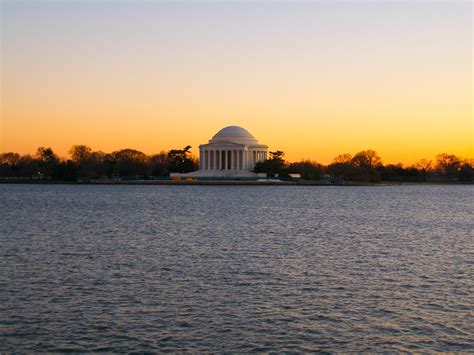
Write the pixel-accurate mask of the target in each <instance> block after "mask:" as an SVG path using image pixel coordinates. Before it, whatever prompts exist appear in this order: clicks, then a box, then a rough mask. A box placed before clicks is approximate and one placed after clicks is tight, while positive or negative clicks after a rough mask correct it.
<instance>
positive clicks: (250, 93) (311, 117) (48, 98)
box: [0, 1, 474, 165]
mask: <svg viewBox="0 0 474 355" xmlns="http://www.w3.org/2000/svg"><path fill="white" fill-rule="evenodd" d="M69 6H71V7H70V8H69V7H68V5H67V4H64V3H60V2H54V3H50V4H47V3H46V4H43V5H41V4H34V3H33V2H32V3H28V2H25V3H23V4H22V5H21V4H20V5H18V4H15V2H8V1H7V2H6V3H5V4H3V5H2V7H3V8H2V10H3V11H2V22H4V24H2V40H3V47H2V55H1V57H2V58H1V59H2V63H1V64H2V76H1V83H2V93H1V98H2V103H1V104H2V107H1V108H2V112H1V113H2V115H1V125H0V129H1V132H0V152H7V151H15V152H18V153H21V154H26V153H34V152H35V151H36V149H37V148H38V147H39V146H50V147H51V148H53V150H54V151H55V152H56V153H58V154H59V155H60V156H62V157H66V156H67V154H68V151H69V149H70V147H71V146H72V145H75V144H85V145H88V146H90V147H91V148H92V149H94V150H101V151H104V152H111V151H114V150H118V149H123V148H133V149H137V150H141V151H143V152H145V153H147V154H151V153H158V152H160V151H167V150H169V149H172V148H181V147H184V146H186V145H188V144H189V145H191V146H192V147H193V149H192V150H191V151H192V152H193V153H194V154H195V155H198V151H199V150H198V146H199V144H203V143H207V141H208V140H209V139H210V138H211V137H212V136H213V135H214V134H215V133H216V132H217V131H218V130H220V129H221V128H223V127H225V126H228V125H238V126H242V127H244V128H246V129H247V130H249V132H250V133H252V134H253V135H254V136H255V137H256V138H257V139H258V140H259V142H260V143H263V144H267V145H268V146H269V149H270V150H277V149H278V150H283V151H284V152H285V153H286V156H285V157H286V159H287V160H289V161H299V160H301V159H311V160H315V161H318V162H320V163H323V164H327V163H330V162H331V160H332V158H334V157H335V156H337V155H339V154H342V153H351V154H355V153H356V152H358V151H361V150H365V149H374V150H376V151H377V152H378V153H379V155H380V156H381V157H382V160H383V162H384V163H399V162H401V163H403V164H406V165H408V164H412V163H415V162H416V161H418V160H419V159H422V158H426V159H434V157H435V155H436V154H439V153H451V154H456V155H458V156H460V157H463V158H474V149H473V142H474V131H473V119H472V118H473V116H472V102H473V91H472V82H473V76H472V34H471V28H470V26H471V22H472V17H471V15H470V11H468V12H469V13H466V7H467V8H468V9H470V8H471V5H470V4H467V3H466V4H462V3H457V4H454V5H452V6H448V4H425V5H424V6H423V5H420V4H418V5H417V6H414V7H410V6H408V5H407V4H405V5H404V4H398V6H397V5H396V4H386V5H383V4H380V5H376V4H372V5H360V4H359V6H357V5H355V4H352V5H351V4H335V5H331V4H327V3H326V4H324V3H321V4H306V5H305V4H304V3H303V4H299V5H295V6H293V7H292V6H291V5H290V4H278V3H267V4H259V5H258V6H257V5H256V4H254V5H252V6H251V4H247V7H246V5H245V4H204V3H203V4H199V5H190V4H181V5H180V4H170V3H168V4H166V3H161V4H160V3H157V4H149V3H148V4H147V3H139V4H138V5H137V4H135V5H133V4H119V3H115V4H107V3H105V2H104V4H102V5H94V4H93V3H84V4H80V3H78V4H75V5H69ZM305 6H306V7H305ZM144 8H145V9H144ZM105 10H107V11H105ZM158 10H159V11H158ZM130 11H132V12H130ZM153 11H155V12H153ZM150 13H151V14H150ZM105 14H107V16H106V15H105ZM131 14H132V15H133V16H132V15H131ZM263 14H265V16H266V17H262V15H263ZM313 15H317V16H319V17H317V21H315V20H314V18H313V17H314V16H313ZM401 15H403V16H401ZM134 16H135V17H134ZM167 16H168V17H170V16H171V17H170V18H169V19H168V17H167ZM402 18H403V19H402ZM158 19H159V20H160V21H158ZM82 21H85V23H82ZM26 22H28V23H31V28H26V27H25V23H26ZM215 23H217V24H218V25H219V26H220V27H219V28H220V29H221V30H220V31H215V29H214V25H215ZM242 23H244V24H246V26H242Z"/></svg>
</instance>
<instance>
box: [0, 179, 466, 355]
mask: <svg viewBox="0 0 474 355" xmlns="http://www.w3.org/2000/svg"><path fill="white" fill-rule="evenodd" d="M473 201H474V187H472V186H396V187H383V186H379V187H280V186H275V187H271V186H254V187H251V186H74V185H71V186H67V185H0V242H1V247H0V248H1V250H0V255H1V259H0V350H4V351H14V350H16V351H31V350H42V351H66V350H87V351H93V350H106V351H152V352H153V351H166V350H169V351H186V350H187V351H197V352H201V351H236V352H248V351H272V350H276V351H315V350H316V351H317V350H321V351H342V352H344V351H382V350H408V351H462V352H473V351H474V344H473V338H474V336H473V334H474V325H473V324H474V323H473V320H472V318H471V317H472V315H473V311H474V235H473V220H474V218H473V212H472V211H473V209H474V206H473Z"/></svg>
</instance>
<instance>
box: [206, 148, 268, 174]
mask: <svg viewBox="0 0 474 355" xmlns="http://www.w3.org/2000/svg"><path fill="white" fill-rule="evenodd" d="M199 155H200V156H199V161H200V163H199V165H200V166H199V168H200V170H246V169H249V170H251V169H253V167H254V166H255V164H256V163H258V162H260V161H264V160H266V159H267V151H266V150H243V149H205V148H203V149H201V150H200V154H199Z"/></svg>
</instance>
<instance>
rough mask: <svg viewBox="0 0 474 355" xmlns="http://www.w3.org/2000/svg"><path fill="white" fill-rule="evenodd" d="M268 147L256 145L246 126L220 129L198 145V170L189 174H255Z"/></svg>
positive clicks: (224, 175)
mask: <svg viewBox="0 0 474 355" xmlns="http://www.w3.org/2000/svg"><path fill="white" fill-rule="evenodd" d="M267 154H268V146H266V145H264V144H259V143H258V141H257V140H256V139H255V137H254V136H252V135H251V134H250V132H249V131H247V130H246V129H245V128H242V127H238V126H228V127H225V128H222V129H221V130H220V131H219V132H217V133H216V134H215V135H214V137H212V139H211V140H209V142H208V143H207V144H201V145H200V146H199V161H200V163H199V170H198V171H194V172H192V173H188V174H179V175H180V176H189V177H257V176H258V175H257V174H256V173H254V172H253V168H254V167H255V164H256V163H258V162H260V161H264V160H265V159H267Z"/></svg>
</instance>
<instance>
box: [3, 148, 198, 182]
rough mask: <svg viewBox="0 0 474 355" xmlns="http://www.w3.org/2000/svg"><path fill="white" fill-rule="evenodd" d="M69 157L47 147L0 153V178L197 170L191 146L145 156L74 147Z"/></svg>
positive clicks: (135, 152) (145, 174)
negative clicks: (23, 152) (31, 151)
mask: <svg viewBox="0 0 474 355" xmlns="http://www.w3.org/2000/svg"><path fill="white" fill-rule="evenodd" d="M69 154H70V156H71V158H70V159H61V158H59V156H58V155H57V154H56V153H55V152H54V151H53V150H52V149H51V148H49V147H48V148H45V147H39V148H38V150H37V151H36V153H35V154H34V155H30V154H26V155H20V154H18V153H3V154H0V177H9V178H33V179H35V178H36V179H53V180H66V181H67V180H77V179H99V178H115V177H131V178H140V179H147V178H149V177H151V176H157V177H158V176H169V174H170V173H188V172H191V171H194V170H197V169H198V167H199V163H198V159H197V158H196V157H195V156H193V155H192V154H191V146H186V147H184V148H183V149H172V150H170V151H168V152H161V153H158V154H153V155H146V154H145V153H143V152H140V151H138V150H135V149H121V150H117V151H115V152H112V153H104V152H101V151H93V150H92V149H91V148H90V147H88V146H86V145H75V146H73V147H72V148H71V149H70V150H69Z"/></svg>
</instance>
